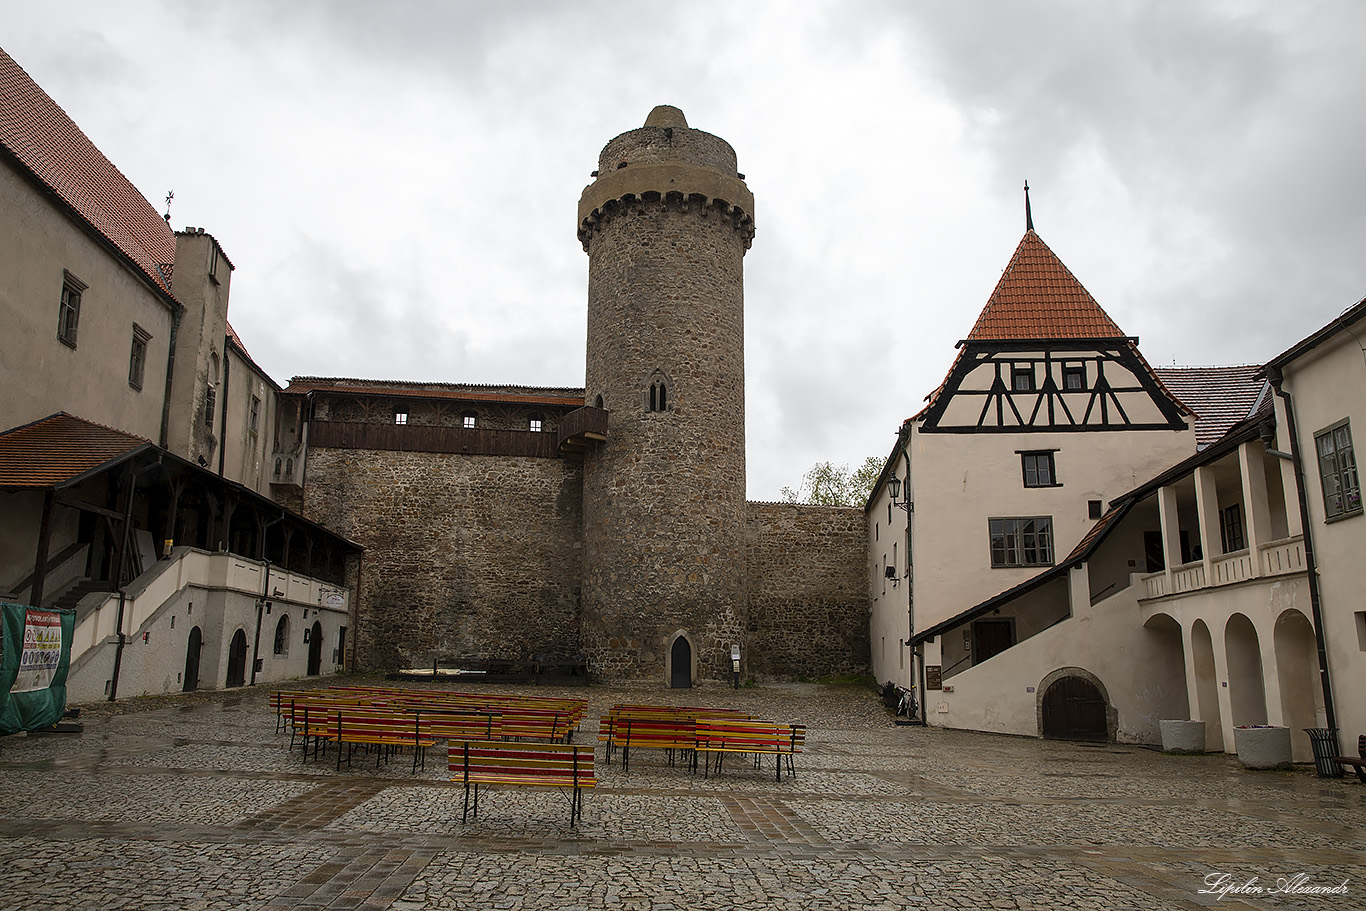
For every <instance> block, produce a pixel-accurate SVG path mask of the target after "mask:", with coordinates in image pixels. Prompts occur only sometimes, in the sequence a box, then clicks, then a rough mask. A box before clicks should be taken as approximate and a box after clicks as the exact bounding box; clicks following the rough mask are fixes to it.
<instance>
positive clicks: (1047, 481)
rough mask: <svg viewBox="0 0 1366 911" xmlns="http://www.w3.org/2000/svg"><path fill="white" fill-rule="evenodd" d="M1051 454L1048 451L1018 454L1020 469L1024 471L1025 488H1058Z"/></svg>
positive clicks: (1050, 450) (1050, 451)
mask: <svg viewBox="0 0 1366 911" xmlns="http://www.w3.org/2000/svg"><path fill="white" fill-rule="evenodd" d="M1053 452H1054V450H1052V449H1048V450H1044V451H1042V452H1022V453H1020V467H1021V469H1022V470H1023V471H1024V486H1026V487H1058V486H1060V485H1059V484H1058V483H1057V482H1056V481H1055V480H1054V477H1055V474H1054V471H1053Z"/></svg>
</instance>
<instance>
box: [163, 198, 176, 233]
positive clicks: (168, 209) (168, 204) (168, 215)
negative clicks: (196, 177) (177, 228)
mask: <svg viewBox="0 0 1366 911" xmlns="http://www.w3.org/2000/svg"><path fill="white" fill-rule="evenodd" d="M173 199H175V190H171V191H169V192H167V194H166V216H165V218H166V224H168V225H169V224H170V223H171V200H173Z"/></svg>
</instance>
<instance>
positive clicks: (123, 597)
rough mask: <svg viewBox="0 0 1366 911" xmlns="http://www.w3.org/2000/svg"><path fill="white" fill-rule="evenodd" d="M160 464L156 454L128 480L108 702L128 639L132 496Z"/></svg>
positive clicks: (114, 692) (113, 695)
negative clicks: (126, 609)
mask: <svg viewBox="0 0 1366 911" xmlns="http://www.w3.org/2000/svg"><path fill="white" fill-rule="evenodd" d="M160 464H161V454H160V453H157V460H156V461H155V462H153V463H152V464H150V465H144V466H143V467H141V468H139V469H138V470H137V471H134V472H133V473H132V474H131V475H130V476H129V478H128V505H127V507H126V508H125V509H124V511H123V543H122V544H121V545H120V546H119V565H118V566H116V567H114V573H115V575H114V578H115V579H117V580H118V582H119V590H118V591H119V613H118V616H117V617H115V619H114V629H115V630H116V631H117V632H118V635H119V644H118V646H116V647H115V649H114V674H113V677H112V678H111V679H110V681H109V701H110V702H113V701H114V700H115V698H116V697H117V696H118V694H119V669H120V668H121V667H122V666H123V647H124V645H126V644H127V643H128V637H127V636H125V635H124V634H123V607H124V605H125V604H126V603H127V601H128V592H127V589H125V588H124V586H123V565H124V563H126V562H127V561H128V542H129V539H130V538H132V525H133V496H134V494H136V493H137V489H138V475H140V474H142V473H143V472H145V471H151V470H152V469H153V468H156V467H158V466H159V465H160Z"/></svg>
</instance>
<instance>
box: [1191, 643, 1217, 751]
mask: <svg viewBox="0 0 1366 911" xmlns="http://www.w3.org/2000/svg"><path fill="white" fill-rule="evenodd" d="M1191 662H1192V664H1194V666H1195V706H1196V708H1197V709H1198V710H1199V712H1200V717H1199V719H1197V720H1199V721H1203V722H1204V723H1205V749H1207V750H1210V751H1212V752H1215V753H1222V752H1223V751H1224V720H1223V713H1222V712H1221V711H1220V709H1219V679H1218V674H1217V672H1216V670H1215V667H1214V637H1213V636H1212V635H1210V631H1209V627H1208V626H1206V625H1205V621H1204V620H1196V621H1195V623H1194V624H1193V625H1192V626H1191Z"/></svg>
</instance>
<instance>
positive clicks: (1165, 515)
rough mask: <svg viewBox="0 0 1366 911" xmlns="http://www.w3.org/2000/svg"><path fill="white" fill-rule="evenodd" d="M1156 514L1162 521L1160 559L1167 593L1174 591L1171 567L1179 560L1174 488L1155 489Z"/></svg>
mask: <svg viewBox="0 0 1366 911" xmlns="http://www.w3.org/2000/svg"><path fill="white" fill-rule="evenodd" d="M1157 514H1158V518H1159V521H1160V522H1161V523H1162V561H1163V563H1164V564H1166V566H1165V568H1166V572H1167V594H1169V595H1170V594H1172V593H1173V592H1174V591H1176V584H1175V582H1174V581H1173V578H1172V567H1174V566H1176V565H1177V564H1178V563H1180V562H1181V523H1180V519H1179V518H1178V516H1177V510H1176V488H1175V487H1163V488H1160V489H1159V490H1158V491H1157Z"/></svg>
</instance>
